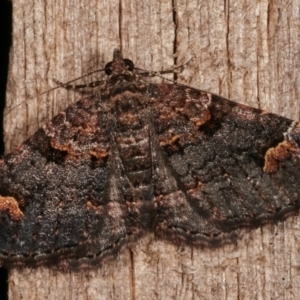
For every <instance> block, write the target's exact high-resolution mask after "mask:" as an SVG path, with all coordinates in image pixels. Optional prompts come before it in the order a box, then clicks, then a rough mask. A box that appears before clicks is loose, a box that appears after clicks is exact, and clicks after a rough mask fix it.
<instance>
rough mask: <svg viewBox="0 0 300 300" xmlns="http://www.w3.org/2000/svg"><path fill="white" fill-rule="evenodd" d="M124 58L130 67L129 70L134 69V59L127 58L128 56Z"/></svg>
mask: <svg viewBox="0 0 300 300" xmlns="http://www.w3.org/2000/svg"><path fill="white" fill-rule="evenodd" d="M123 60H124V63H125V65H126V66H127V67H128V70H129V71H132V70H133V69H134V63H133V62H132V60H130V59H127V58H125V59H123Z"/></svg>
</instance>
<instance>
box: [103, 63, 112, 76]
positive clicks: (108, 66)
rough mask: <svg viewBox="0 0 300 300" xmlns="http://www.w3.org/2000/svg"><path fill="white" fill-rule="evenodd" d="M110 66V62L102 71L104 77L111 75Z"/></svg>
mask: <svg viewBox="0 0 300 300" xmlns="http://www.w3.org/2000/svg"><path fill="white" fill-rule="evenodd" d="M111 65H112V61H110V62H109V63H107V64H106V65H105V67H104V71H105V74H106V75H110V74H111V73H112V70H111Z"/></svg>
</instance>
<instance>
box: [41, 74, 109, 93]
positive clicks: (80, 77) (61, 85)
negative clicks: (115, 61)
mask: <svg viewBox="0 0 300 300" xmlns="http://www.w3.org/2000/svg"><path fill="white" fill-rule="evenodd" d="M103 71H104V69H99V70H95V71H92V72H89V73H86V74H84V75H82V76H79V77H77V78H75V79H72V80H70V81H68V82H65V83H62V82H61V84H59V85H57V86H55V87H54V88H52V89H50V90H47V91H45V92H43V93H41V94H40V95H44V94H48V93H50V92H52V91H54V90H56V89H58V88H60V87H63V86H65V85H68V84H70V83H72V82H74V81H77V80H79V79H82V78H84V77H87V76H89V75H92V74H94V73H98V72H103ZM54 81H55V82H57V80H54Z"/></svg>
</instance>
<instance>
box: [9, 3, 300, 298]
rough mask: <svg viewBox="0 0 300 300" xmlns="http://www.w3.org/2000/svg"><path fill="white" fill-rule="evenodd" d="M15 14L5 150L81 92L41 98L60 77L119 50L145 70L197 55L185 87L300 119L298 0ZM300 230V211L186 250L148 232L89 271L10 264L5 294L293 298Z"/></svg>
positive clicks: (87, 6)
mask: <svg viewBox="0 0 300 300" xmlns="http://www.w3.org/2000/svg"><path fill="white" fill-rule="evenodd" d="M172 5H173V6H172ZM174 5H175V6H174ZM13 13H14V15H13V18H14V20H13V22H14V23H13V48H12V50H11V56H10V57H11V61H10V75H9V80H8V93H7V112H8V114H7V115H6V118H5V137H6V151H7V152H8V151H10V150H11V149H12V148H14V147H15V146H17V145H19V144H20V143H21V142H22V141H24V139H25V138H27V137H28V136H29V135H30V134H32V133H33V132H34V131H35V130H36V129H37V128H38V127H39V126H41V125H42V124H44V123H45V122H46V121H48V120H50V119H51V117H52V116H54V115H55V114H57V113H58V112H59V111H61V110H63V109H64V108H66V107H67V106H68V105H69V104H70V103H71V102H73V101H75V100H77V99H79V98H80V95H78V94H75V93H73V92H67V91H65V90H63V89H58V90H55V91H53V92H51V93H48V94H44V95H40V93H41V92H43V91H46V90H48V89H50V88H51V87H53V86H54V83H53V82H52V78H56V79H59V80H62V81H67V80H70V79H73V78H76V77H78V76H80V75H82V74H85V73H87V72H89V71H91V70H95V69H99V68H101V67H103V65H104V64H105V63H106V62H107V61H109V60H111V56H112V50H113V49H114V48H116V47H120V48H121V49H122V51H123V54H124V56H126V57H128V58H131V59H132V60H133V61H134V62H135V64H136V66H138V67H140V68H144V69H148V70H149V69H151V70H162V69H168V68H170V67H172V65H173V64H174V63H175V62H177V64H181V63H184V62H186V61H189V60H190V59H191V58H193V59H192V60H191V61H190V63H189V64H188V66H187V67H186V69H185V70H184V71H183V72H182V74H180V75H179V81H180V82H183V83H186V84H188V85H191V86H193V87H197V88H200V89H203V90H207V91H210V92H214V93H217V94H220V95H222V96H224V97H226V98H229V99H232V100H235V101H237V102H240V103H246V104H249V105H251V106H255V107H259V108H261V109H265V110H268V111H272V112H274V113H278V114H280V115H284V116H287V117H289V118H292V119H296V120H298V119H299V107H300V106H299V105H300V102H299V94H300V91H299V89H300V53H299V51H300V50H299V49H300V45H299V44H300V40H299V34H300V2H299V1H298V0H289V1H283V0H281V1H266V0H262V1H257V2H253V1H250V0H239V1H238V0H235V1H228V0H226V1H223V0H222V1H221V0H217V1H204V0H202V1H194V0H191V1H186V2H184V1H173V3H172V1H164V0H163V1H161V0H160V1H146V0H143V1H139V0H136V1H128V0H124V1H115V0H112V1H97V0H72V1H71V0H70V1H65V0H57V1H33V0H30V1H28V0H27V1H24V0H19V1H13ZM175 53H176V56H174V54H175ZM97 76H99V75H97ZM94 78H95V77H93V79H94ZM93 79H91V78H90V77H89V78H85V79H84V81H85V82H89V81H91V80H93ZM20 103H21V104H20ZM16 105H18V106H17V107H15V106H16ZM13 107H15V108H13ZM12 108H13V109H12ZM299 230H300V219H299V217H297V216H296V217H291V218H289V219H288V220H286V221H285V222H283V223H279V224H277V225H268V226H265V227H262V228H259V229H257V230H254V231H252V232H244V238H243V239H242V240H241V241H239V242H238V244H237V245H231V246H227V247H224V248H221V249H217V250H209V249H206V250H200V249H191V248H189V247H186V248H184V249H183V248H181V247H176V246H174V245H171V244H168V243H165V242H162V241H157V240H155V238H154V237H153V236H149V237H147V238H145V239H143V240H141V242H140V243H139V244H138V245H137V246H136V247H135V248H133V249H124V251H122V252H121V253H120V255H119V256H118V257H117V259H115V260H113V261H108V262H107V263H105V265H104V266H103V267H102V268H100V269H97V270H93V271H84V272H77V273H76V272H72V271H69V272H67V273H61V272H59V271H57V270H55V268H51V269H49V268H38V269H30V268H26V269H23V270H11V271H10V274H9V297H10V299H21V298H22V299H296V298H297V297H298V296H299V295H300V255H299V250H300V242H299V238H300V231H299Z"/></svg>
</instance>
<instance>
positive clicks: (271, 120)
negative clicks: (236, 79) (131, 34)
mask: <svg viewBox="0 0 300 300" xmlns="http://www.w3.org/2000/svg"><path fill="white" fill-rule="evenodd" d="M105 73H106V74H107V79H106V80H105V81H103V82H100V83H98V84H99V88H98V92H97V93H96V94H95V95H93V96H88V97H83V98H82V99H81V100H80V101H78V102H76V103H75V104H73V105H71V106H69V107H68V108H67V109H66V110H64V111H63V112H61V113H60V114H58V115H57V116H55V117H54V118H53V119H52V120H51V121H50V122H49V123H47V124H45V125H44V126H43V127H42V128H40V129H39V130H38V131H37V132H36V133H35V134H34V135H32V136H31V137H30V138H29V139H28V140H26V141H25V142H24V143H23V144H22V145H21V146H20V147H19V148H17V149H15V150H14V151H13V152H11V153H10V154H8V155H6V156H5V157H4V158H3V159H2V160H1V161H0V263H1V264H2V265H4V266H14V265H26V264H28V265H41V264H52V263H55V264H57V263H58V264H59V263H60V262H62V261H68V262H73V263H76V264H79V265H80V264H81V263H86V262H91V263H93V262H101V261H102V260H103V258H104V257H106V256H108V255H114V254H116V253H118V251H119V250H120V249H121V248H122V247H124V246H126V245H129V244H132V243H134V242H136V241H137V240H138V239H139V238H140V237H142V236H144V235H146V234H148V233H154V235H155V237H157V238H159V239H165V240H168V241H169V242H173V243H177V244H178V243H179V244H188V245H192V246H194V247H218V246H221V245H223V244H225V243H230V242H232V241H235V240H236V239H237V238H238V237H239V229H240V228H255V227H257V226H260V225H262V224H265V223H269V222H276V221H278V220H282V219H284V218H286V217H287V216H288V215H289V214H291V213H295V212H297V211H298V209H299V203H300V201H299V200H300V194H299V187H300V163H299V157H300V149H299V145H300V126H299V124H298V123H297V122H294V121H292V120H289V119H287V118H284V117H281V116H278V115H275V114H272V113H267V112H264V111H261V110H259V109H256V108H251V107H248V106H245V105H241V104H238V103H235V102H232V101H230V100H227V99H224V98H222V97H220V96H217V95H214V94H211V93H208V92H204V91H201V90H197V89H194V88H191V87H188V86H183V85H179V84H176V83H172V84H171V83H165V82H163V83H161V84H152V83H149V82H148V81H147V75H149V73H147V72H142V71H141V70H140V69H138V68H135V66H134V64H133V62H132V61H131V60H129V59H123V57H122V54H121V52H120V51H119V50H118V49H115V50H114V52H113V60H112V61H111V62H109V63H108V64H107V65H106V66H105Z"/></svg>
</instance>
